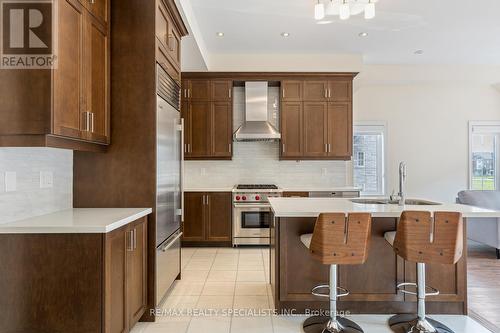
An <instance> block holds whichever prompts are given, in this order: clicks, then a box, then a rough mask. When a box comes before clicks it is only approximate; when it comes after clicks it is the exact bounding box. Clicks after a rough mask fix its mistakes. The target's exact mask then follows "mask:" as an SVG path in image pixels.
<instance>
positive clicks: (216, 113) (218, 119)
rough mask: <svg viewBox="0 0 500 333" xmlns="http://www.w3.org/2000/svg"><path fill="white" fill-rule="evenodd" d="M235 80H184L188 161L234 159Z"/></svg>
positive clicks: (186, 152)
mask: <svg viewBox="0 0 500 333" xmlns="http://www.w3.org/2000/svg"><path fill="white" fill-rule="evenodd" d="M232 87H233V84H232V81H231V80H207V79H189V80H183V81H182V103H181V105H182V106H181V114H182V117H183V118H184V124H185V134H184V143H185V146H184V157H185V159H187V160H189V159H231V157H232V150H233V149H232V143H233V106H232Z"/></svg>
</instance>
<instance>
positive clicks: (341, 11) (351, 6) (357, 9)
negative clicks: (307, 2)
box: [314, 0, 379, 21]
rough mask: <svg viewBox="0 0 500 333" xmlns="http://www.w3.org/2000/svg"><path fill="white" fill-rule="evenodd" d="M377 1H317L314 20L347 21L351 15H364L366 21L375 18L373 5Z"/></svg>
mask: <svg viewBox="0 0 500 333" xmlns="http://www.w3.org/2000/svg"><path fill="white" fill-rule="evenodd" d="M378 1H379V0H317V2H316V4H315V5H314V18H315V19H316V20H317V21H320V20H323V18H324V17H325V16H339V17H340V19H341V20H347V19H349V18H350V17H351V16H353V15H358V14H361V13H364V17H365V19H367V20H371V19H373V18H374V17H375V4H376V3H377V2H378Z"/></svg>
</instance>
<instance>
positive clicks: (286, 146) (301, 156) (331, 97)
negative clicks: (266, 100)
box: [280, 77, 353, 160]
mask: <svg viewBox="0 0 500 333" xmlns="http://www.w3.org/2000/svg"><path fill="white" fill-rule="evenodd" d="M283 84H288V83H286V82H285V81H283V82H282V86H283ZM297 86H298V85H297ZM301 86H302V96H303V99H302V100H300V101H297V102H293V103H292V102H288V101H287V99H286V98H284V97H283V96H282V108H281V126H280V130H281V149H280V158H281V159H296V160H306V159H325V160H349V159H350V158H351V156H352V126H353V125H352V78H349V79H347V78H342V77H340V78H335V79H322V80H309V79H306V80H304V81H302V84H301ZM285 97H286V94H285Z"/></svg>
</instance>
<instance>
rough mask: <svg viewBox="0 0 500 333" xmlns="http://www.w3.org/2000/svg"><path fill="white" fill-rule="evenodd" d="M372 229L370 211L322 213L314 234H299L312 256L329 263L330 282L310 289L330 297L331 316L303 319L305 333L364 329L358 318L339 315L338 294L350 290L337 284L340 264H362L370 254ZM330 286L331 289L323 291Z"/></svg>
mask: <svg viewBox="0 0 500 333" xmlns="http://www.w3.org/2000/svg"><path fill="white" fill-rule="evenodd" d="M370 230H371V215H370V214H367V213H351V214H348V215H347V218H346V216H345V214H344V213H322V214H320V215H319V216H318V218H317V220H316V224H315V226H314V232H313V233H312V234H303V235H301V236H300V240H301V242H302V243H303V244H304V245H305V247H307V248H308V249H309V251H310V252H311V256H312V257H313V258H314V259H316V260H318V261H319V262H321V263H322V264H324V265H329V266H330V281H329V284H324V285H319V286H316V287H314V288H313V289H312V290H311V293H312V294H313V295H314V296H318V297H328V298H329V300H330V310H329V313H330V315H329V316H314V317H310V318H308V319H307V320H306V321H304V324H303V328H304V331H305V332H306V333H363V329H362V328H361V327H360V326H359V325H358V324H356V323H355V322H353V321H351V320H349V319H347V318H343V317H337V298H339V297H343V296H347V295H348V294H349V291H348V290H346V289H345V288H342V287H338V286H337V265H339V264H343V265H356V264H363V263H364V262H365V261H366V258H367V257H368V250H367V249H368V243H369V237H370ZM325 290H328V293H321V292H320V291H325Z"/></svg>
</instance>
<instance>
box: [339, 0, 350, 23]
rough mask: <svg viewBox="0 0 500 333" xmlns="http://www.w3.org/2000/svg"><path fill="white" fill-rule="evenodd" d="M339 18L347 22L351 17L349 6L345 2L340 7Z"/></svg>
mask: <svg viewBox="0 0 500 333" xmlns="http://www.w3.org/2000/svg"><path fill="white" fill-rule="evenodd" d="M339 16H340V19H341V20H347V19H348V18H349V17H350V16H351V9H350V8H349V4H348V3H347V2H345V0H344V2H343V3H342V4H341V5H340V13H339Z"/></svg>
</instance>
